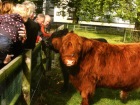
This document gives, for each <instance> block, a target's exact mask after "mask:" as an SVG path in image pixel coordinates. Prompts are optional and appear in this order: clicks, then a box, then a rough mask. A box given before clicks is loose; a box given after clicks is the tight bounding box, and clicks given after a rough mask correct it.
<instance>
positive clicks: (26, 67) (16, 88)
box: [0, 43, 45, 105]
mask: <svg viewBox="0 0 140 105" xmlns="http://www.w3.org/2000/svg"><path fill="white" fill-rule="evenodd" d="M42 70H45V69H44V67H43V63H42V50H41V43H38V44H37V45H36V47H35V49H34V50H33V51H32V50H31V49H29V50H26V51H25V52H24V53H23V54H22V55H20V56H18V57H16V58H15V59H14V60H12V61H11V62H10V63H9V64H7V65H6V66H5V67H3V68H2V69H1V70H0V105H15V104H16V103H17V102H18V100H19V99H22V101H24V102H25V104H26V105H31V103H32V99H33V97H34V95H35V92H36V89H37V88H38V84H39V81H40V79H41V77H42V75H43V73H44V71H42ZM21 105H22V103H21Z"/></svg>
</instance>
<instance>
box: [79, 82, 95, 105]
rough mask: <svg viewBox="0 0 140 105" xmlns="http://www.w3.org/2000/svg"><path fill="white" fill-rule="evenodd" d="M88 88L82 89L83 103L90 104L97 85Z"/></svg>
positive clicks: (84, 104) (83, 104) (82, 104)
mask: <svg viewBox="0 0 140 105" xmlns="http://www.w3.org/2000/svg"><path fill="white" fill-rule="evenodd" d="M85 89H86V90H82V91H81V97H82V103H81V105H89V98H91V96H93V94H94V93H95V86H90V85H89V87H87V88H86V87H85Z"/></svg>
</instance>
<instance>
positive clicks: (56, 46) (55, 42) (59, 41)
mask: <svg viewBox="0 0 140 105" xmlns="http://www.w3.org/2000/svg"><path fill="white" fill-rule="evenodd" d="M52 44H53V47H54V49H55V50H58V51H59V49H60V47H61V45H62V38H53V40H52Z"/></svg>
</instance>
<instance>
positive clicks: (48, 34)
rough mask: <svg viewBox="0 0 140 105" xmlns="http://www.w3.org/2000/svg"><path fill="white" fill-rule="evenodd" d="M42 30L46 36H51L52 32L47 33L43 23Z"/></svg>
mask: <svg viewBox="0 0 140 105" xmlns="http://www.w3.org/2000/svg"><path fill="white" fill-rule="evenodd" d="M41 32H42V34H43V36H44V37H50V36H51V34H50V33H47V32H46V31H45V26H44V25H41Z"/></svg>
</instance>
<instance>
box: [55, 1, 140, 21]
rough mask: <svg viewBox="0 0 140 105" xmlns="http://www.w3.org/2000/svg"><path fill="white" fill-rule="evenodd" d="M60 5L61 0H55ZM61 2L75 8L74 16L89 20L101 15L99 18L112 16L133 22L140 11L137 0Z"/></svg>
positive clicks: (139, 2) (109, 19)
mask: <svg viewBox="0 0 140 105" xmlns="http://www.w3.org/2000/svg"><path fill="white" fill-rule="evenodd" d="M56 1H57V2H58V1H59V3H60V4H61V5H62V1H63V0H56ZM66 1H67V2H65V3H64V2H63V4H64V5H65V6H67V7H69V8H73V9H75V11H74V12H75V13H74V14H75V15H74V17H79V18H80V19H81V20H86V21H90V20H93V17H96V16H101V19H107V20H108V22H109V21H111V19H112V18H113V17H116V16H117V17H121V18H123V19H127V20H130V21H131V22H135V20H136V19H138V20H139V17H138V16H137V13H138V12H140V1H139V0H66Z"/></svg>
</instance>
